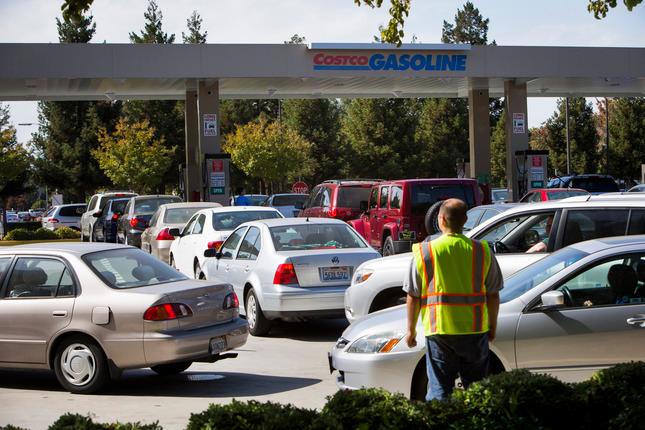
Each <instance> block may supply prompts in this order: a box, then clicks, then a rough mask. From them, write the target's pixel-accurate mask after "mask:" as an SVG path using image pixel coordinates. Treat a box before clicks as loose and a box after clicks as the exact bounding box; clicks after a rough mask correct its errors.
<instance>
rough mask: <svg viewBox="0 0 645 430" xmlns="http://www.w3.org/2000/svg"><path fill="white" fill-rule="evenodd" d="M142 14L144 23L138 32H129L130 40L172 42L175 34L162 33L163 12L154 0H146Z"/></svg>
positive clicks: (134, 41) (137, 41)
mask: <svg viewBox="0 0 645 430" xmlns="http://www.w3.org/2000/svg"><path fill="white" fill-rule="evenodd" d="M143 16H144V17H145V19H146V24H145V27H144V29H143V30H141V33H140V34H136V33H135V32H131V33H130V41H131V42H132V43H174V42H175V35H174V34H171V35H170V36H168V33H164V31H163V30H162V20H163V14H162V13H161V10H159V6H157V2H156V1H155V0H148V9H147V10H146V11H145V12H144V14H143Z"/></svg>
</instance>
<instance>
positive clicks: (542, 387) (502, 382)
mask: <svg viewBox="0 0 645 430" xmlns="http://www.w3.org/2000/svg"><path fill="white" fill-rule="evenodd" d="M453 399H454V401H455V402H457V403H459V404H461V407H462V411H463V412H465V414H466V415H467V416H468V417H469V418H468V419H467V422H468V421H469V426H471V427H473V428H483V427H484V426H485V428H488V429H511V428H522V429H538V428H574V427H575V423H576V419H577V418H579V416H578V415H579V412H580V405H579V401H578V400H577V399H576V397H575V395H574V390H573V388H572V387H571V386H570V385H567V384H565V383H563V382H561V381H559V380H557V379H555V378H553V377H551V376H547V375H542V374H534V373H531V372H529V371H528V370H513V371H511V372H507V373H501V374H499V375H493V376H491V377H490V378H487V379H484V380H483V381H480V382H477V383H475V384H473V385H471V386H470V387H469V388H468V389H467V390H463V391H455V393H454V394H453Z"/></svg>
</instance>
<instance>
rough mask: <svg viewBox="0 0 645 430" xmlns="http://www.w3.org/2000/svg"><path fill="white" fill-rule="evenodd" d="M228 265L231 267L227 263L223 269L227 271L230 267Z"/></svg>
mask: <svg viewBox="0 0 645 430" xmlns="http://www.w3.org/2000/svg"><path fill="white" fill-rule="evenodd" d="M230 267H231V266H229V265H228V264H227V265H226V266H224V270H226V271H227V272H228V269H230Z"/></svg>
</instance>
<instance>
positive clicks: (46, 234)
mask: <svg viewBox="0 0 645 430" xmlns="http://www.w3.org/2000/svg"><path fill="white" fill-rule="evenodd" d="M34 235H35V239H36V240H56V239H59V237H58V235H57V234H56V233H55V232H53V231H51V230H48V229H46V228H44V227H40V228H39V229H37V230H36V231H35V232H34Z"/></svg>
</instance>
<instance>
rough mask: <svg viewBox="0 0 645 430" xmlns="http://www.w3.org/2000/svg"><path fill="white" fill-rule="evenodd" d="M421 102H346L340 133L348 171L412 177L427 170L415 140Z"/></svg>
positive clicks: (353, 173) (375, 100) (411, 100)
mask: <svg viewBox="0 0 645 430" xmlns="http://www.w3.org/2000/svg"><path fill="white" fill-rule="evenodd" d="M420 108H421V103H420V102H419V100H417V99H398V98H397V99H354V100H349V101H347V102H346V105H345V112H346V115H345V117H344V118H343V119H342V127H341V130H342V135H343V137H344V138H345V139H346V140H347V143H348V150H347V153H346V156H347V171H348V172H349V173H350V174H351V175H352V176H354V177H363V178H373V177H379V178H383V179H396V178H413V177H417V176H423V175H420V174H419V172H421V171H423V172H427V171H428V166H423V165H422V164H421V162H420V160H421V156H420V155H419V154H420V153H421V151H422V150H423V145H424V143H423V142H420V141H419V140H418V139H416V137H415V136H416V132H417V126H418V123H419V114H420Z"/></svg>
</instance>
